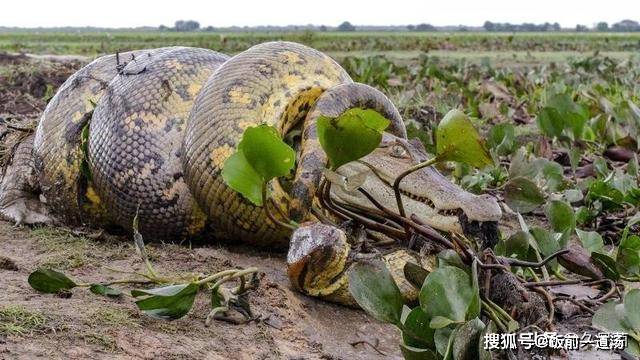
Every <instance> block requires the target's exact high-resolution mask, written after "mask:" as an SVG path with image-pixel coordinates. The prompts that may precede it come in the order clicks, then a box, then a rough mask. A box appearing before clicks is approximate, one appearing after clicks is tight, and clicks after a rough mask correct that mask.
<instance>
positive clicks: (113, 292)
mask: <svg viewBox="0 0 640 360" xmlns="http://www.w3.org/2000/svg"><path fill="white" fill-rule="evenodd" d="M89 290H90V291H91V292H92V293H94V294H96V295H102V296H108V297H118V296H120V295H122V291H120V290H118V289H114V288H112V287H109V286H106V285H102V284H91V286H90V287H89Z"/></svg>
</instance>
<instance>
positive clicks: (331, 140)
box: [317, 108, 390, 170]
mask: <svg viewBox="0 0 640 360" xmlns="http://www.w3.org/2000/svg"><path fill="white" fill-rule="evenodd" d="M389 123H390V121H389V120H387V119H385V118H384V117H383V116H382V115H380V114H379V113H378V112H377V111H375V110H371V109H360V108H354V109H349V110H347V111H345V112H344V113H342V115H340V116H338V117H337V118H329V117H326V116H321V117H320V118H318V122H317V128H318V140H319V141H320V145H322V148H323V149H324V151H325V152H326V153H327V156H328V157H329V163H330V164H331V169H332V170H336V169H337V168H339V167H340V166H342V165H344V164H346V163H348V162H351V161H355V160H358V159H360V158H362V157H364V156H366V155H367V154H369V153H370V152H372V151H373V150H375V148H376V147H378V145H379V144H380V141H381V140H382V133H383V131H384V130H385V129H386V128H387V126H389Z"/></svg>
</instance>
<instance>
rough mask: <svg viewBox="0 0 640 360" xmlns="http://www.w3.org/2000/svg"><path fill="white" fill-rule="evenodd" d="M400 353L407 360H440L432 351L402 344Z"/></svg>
mask: <svg viewBox="0 0 640 360" xmlns="http://www.w3.org/2000/svg"><path fill="white" fill-rule="evenodd" d="M400 351H401V352H402V357H403V358H404V359H405V360H438V354H436V352H435V351H433V350H431V349H421V348H416V347H413V346H410V345H405V344H400Z"/></svg>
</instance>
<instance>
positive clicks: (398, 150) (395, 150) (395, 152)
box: [391, 145, 407, 158]
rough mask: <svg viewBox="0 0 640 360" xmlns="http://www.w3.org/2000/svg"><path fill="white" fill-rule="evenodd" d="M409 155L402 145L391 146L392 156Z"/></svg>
mask: <svg viewBox="0 0 640 360" xmlns="http://www.w3.org/2000/svg"><path fill="white" fill-rule="evenodd" d="M406 155H407V151H406V150H405V149H404V148H403V147H402V146H400V145H393V146H392V147H391V156H393V157H397V158H402V157H405V156H406Z"/></svg>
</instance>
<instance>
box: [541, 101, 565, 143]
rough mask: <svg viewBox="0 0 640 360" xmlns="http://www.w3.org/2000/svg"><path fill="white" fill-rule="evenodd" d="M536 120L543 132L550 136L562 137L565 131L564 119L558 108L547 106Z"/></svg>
mask: <svg viewBox="0 0 640 360" xmlns="http://www.w3.org/2000/svg"><path fill="white" fill-rule="evenodd" d="M536 122H537V124H538V127H539V128H540V130H542V133H543V134H545V135H547V136H549V137H560V135H562V131H564V121H562V118H561V115H560V113H559V112H558V110H556V109H553V108H550V107H545V108H543V109H542V110H540V113H539V114H538V117H537V118H536Z"/></svg>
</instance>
